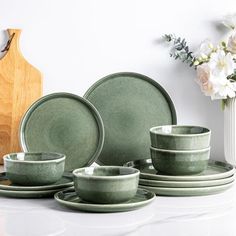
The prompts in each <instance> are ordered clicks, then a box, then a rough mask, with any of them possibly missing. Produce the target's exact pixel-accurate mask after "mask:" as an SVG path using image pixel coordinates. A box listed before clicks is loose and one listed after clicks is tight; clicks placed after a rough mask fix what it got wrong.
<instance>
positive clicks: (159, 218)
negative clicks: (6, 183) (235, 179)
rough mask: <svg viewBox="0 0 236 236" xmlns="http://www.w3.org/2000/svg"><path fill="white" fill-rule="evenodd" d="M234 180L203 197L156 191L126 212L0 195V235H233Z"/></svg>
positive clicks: (235, 209)
mask: <svg viewBox="0 0 236 236" xmlns="http://www.w3.org/2000/svg"><path fill="white" fill-rule="evenodd" d="M235 226H236V185H235V186H234V187H232V188H231V189H229V190H227V191H226V192H224V193H220V194H216V195H211V196H204V197H156V199H155V201H154V202H153V203H151V204H150V205H148V206H146V207H144V208H141V209H139V210H135V211H131V212H124V213H107V214H101V213H100V214H95V213H83V212H77V211H72V210H69V209H66V208H63V207H61V206H60V205H58V203H57V202H55V201H54V200H53V199H12V198H5V197H0V236H8V235H12V236H49V235H50V236H52V235H69V236H76V235H81V236H89V235H96V236H100V235H106V236H113V235H115V236H120V235H127V236H133V235H146V236H150V235H158V236H195V235H196V236H201V235H204V236H221V235H222V236H228V235H232V236H235V235H236V227H235Z"/></svg>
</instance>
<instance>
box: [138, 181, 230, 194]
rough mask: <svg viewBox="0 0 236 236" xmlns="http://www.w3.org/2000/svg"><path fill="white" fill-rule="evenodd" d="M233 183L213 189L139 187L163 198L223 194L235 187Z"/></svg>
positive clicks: (213, 187)
mask: <svg viewBox="0 0 236 236" xmlns="http://www.w3.org/2000/svg"><path fill="white" fill-rule="evenodd" d="M233 184H234V183H233V182H232V183H229V184H224V185H219V186H212V187H199V188H165V187H150V186H143V185H139V187H140V188H143V189H147V190H149V191H152V192H154V193H155V194H157V195H162V196H176V197H181V196H186V197H187V196H204V195H211V194H216V193H221V192H223V191H225V190H227V189H229V188H231V187H232V186H233Z"/></svg>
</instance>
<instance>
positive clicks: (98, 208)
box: [54, 189, 155, 213]
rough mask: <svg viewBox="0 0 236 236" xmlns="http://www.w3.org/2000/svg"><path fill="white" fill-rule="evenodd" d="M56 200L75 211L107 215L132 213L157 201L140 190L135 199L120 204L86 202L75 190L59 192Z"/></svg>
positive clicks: (146, 192)
mask: <svg viewBox="0 0 236 236" xmlns="http://www.w3.org/2000/svg"><path fill="white" fill-rule="evenodd" d="M54 198H55V200H56V201H57V202H59V203H60V204H61V205H62V206H65V207H68V208H71V209H74V210H79V211H88V212H104V213H105V212H122V211H131V210H135V209H138V208H140V207H143V206H146V205H147V204H149V203H150V202H152V201H153V200H154V199H155V194H154V193H153V192H150V191H148V190H144V189H138V191H137V193H136V195H135V197H134V198H132V199H131V200H129V201H127V202H124V203H119V204H94V203H89V202H85V201H83V200H82V199H81V198H79V197H78V196H77V195H76V193H75V191H74V189H68V190H64V191H61V192H58V193H56V194H55V196H54Z"/></svg>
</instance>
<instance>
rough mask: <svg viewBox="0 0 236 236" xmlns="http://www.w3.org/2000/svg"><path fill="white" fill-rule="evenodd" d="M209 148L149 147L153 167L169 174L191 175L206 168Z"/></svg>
mask: <svg viewBox="0 0 236 236" xmlns="http://www.w3.org/2000/svg"><path fill="white" fill-rule="evenodd" d="M209 157H210V148H209V147H208V148H205V149H200V150H193V151H178V150H164V149H156V148H153V147H151V158H152V164H153V166H154V168H155V169H156V170H158V171H160V172H162V173H165V174H169V175H192V174H197V173H200V172H202V171H204V170H205V169H206V168H207V164H208V160H209Z"/></svg>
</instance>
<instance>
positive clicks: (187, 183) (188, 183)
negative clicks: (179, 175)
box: [139, 175, 235, 188]
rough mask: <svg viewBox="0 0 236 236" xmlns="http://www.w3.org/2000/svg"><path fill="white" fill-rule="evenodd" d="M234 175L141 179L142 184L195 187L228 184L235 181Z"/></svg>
mask: <svg viewBox="0 0 236 236" xmlns="http://www.w3.org/2000/svg"><path fill="white" fill-rule="evenodd" d="M234 178H235V177H234V175H232V176H230V177H228V178H223V179H215V180H206V181H204V180H203V181H168V180H165V181H160V180H150V179H139V184H140V185H145V186H150V187H167V188H168V187H169V188H171V187H172V188H195V187H210V186H218V185H224V184H228V183H231V182H233V181H234Z"/></svg>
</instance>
